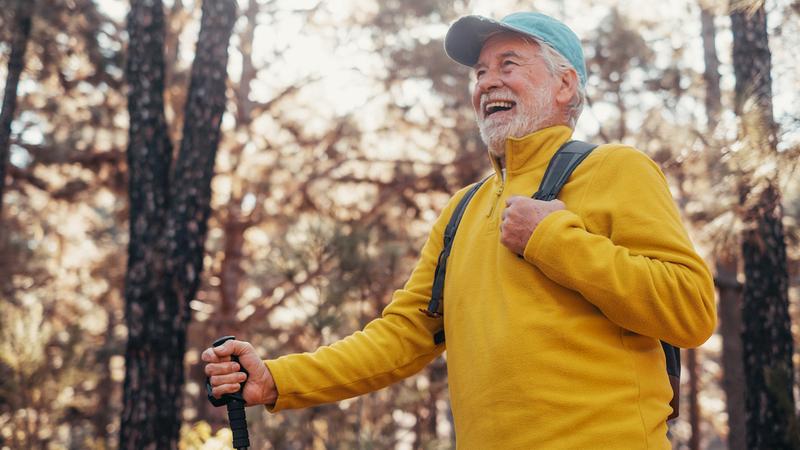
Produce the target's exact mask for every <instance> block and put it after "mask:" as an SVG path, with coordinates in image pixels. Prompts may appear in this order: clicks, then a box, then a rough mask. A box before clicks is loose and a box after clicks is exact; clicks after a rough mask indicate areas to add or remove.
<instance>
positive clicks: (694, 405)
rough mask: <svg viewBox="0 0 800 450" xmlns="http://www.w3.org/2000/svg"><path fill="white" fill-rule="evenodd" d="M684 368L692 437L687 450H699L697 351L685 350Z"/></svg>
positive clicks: (692, 349)
mask: <svg viewBox="0 0 800 450" xmlns="http://www.w3.org/2000/svg"><path fill="white" fill-rule="evenodd" d="M686 368H687V369H688V370H687V372H689V427H690V428H691V429H692V435H691V437H689V450H700V403H699V402H698V398H697V397H698V393H699V386H700V383H699V380H698V378H699V371H698V370H697V349H694V348H690V349H687V350H686Z"/></svg>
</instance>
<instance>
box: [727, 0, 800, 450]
mask: <svg viewBox="0 0 800 450" xmlns="http://www.w3.org/2000/svg"><path fill="white" fill-rule="evenodd" d="M731 29H732V31H733V67H734V73H735V75H736V113H737V115H738V116H739V118H740V124H741V129H740V141H742V142H743V143H744V144H745V145H747V148H748V152H749V156H750V157H752V158H753V159H754V160H755V161H757V164H758V163H760V162H763V161H769V160H773V161H774V158H776V156H777V151H776V144H777V133H776V130H777V126H776V124H775V122H774V119H773V115H772V86H771V76H770V71H771V55H770V51H769V44H768V37H767V16H766V11H765V9H764V4H763V2H762V1H759V2H752V1H748V2H744V1H734V2H733V3H732V12H731ZM745 173H746V175H747V176H746V178H745V179H744V181H743V182H742V183H741V185H740V189H739V196H740V202H741V205H742V211H743V215H742V221H743V225H744V231H743V235H742V257H743V260H744V271H745V284H744V292H743V310H742V318H743V322H744V330H743V333H742V341H743V345H744V372H745V380H746V383H747V388H746V390H745V404H746V421H747V447H748V448H759V449H760V448H769V449H775V450H777V449H789V448H799V447H800V437H798V429H797V420H796V417H795V403H794V393H793V384H794V367H793V364H792V353H793V342H792V334H791V330H790V327H791V323H790V318H789V311H788V309H789V298H788V272H787V262H786V242H785V240H784V231H783V223H782V218H783V211H782V208H781V194H780V188H779V186H778V180H777V175H776V174H771V175H762V174H760V173H759V172H757V171H756V170H754V169H753V168H750V167H745Z"/></svg>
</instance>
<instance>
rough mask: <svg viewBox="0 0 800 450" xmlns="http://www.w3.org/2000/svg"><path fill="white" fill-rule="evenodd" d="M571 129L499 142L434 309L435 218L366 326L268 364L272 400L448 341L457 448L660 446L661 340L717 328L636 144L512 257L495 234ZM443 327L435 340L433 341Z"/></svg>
mask: <svg viewBox="0 0 800 450" xmlns="http://www.w3.org/2000/svg"><path fill="white" fill-rule="evenodd" d="M570 136H571V130H570V129H569V128H567V127H563V126H557V127H551V128H547V129H544V130H540V131H538V132H535V133H533V134H531V135H528V136H526V137H524V138H520V139H510V140H509V141H508V142H507V144H506V145H507V146H506V155H507V156H506V173H505V174H503V173H502V172H501V171H500V167H499V166H498V165H497V163H496V162H495V171H496V174H495V176H494V177H493V178H492V179H490V180H488V181H487V182H486V183H484V185H483V186H482V187H481V188H480V190H479V191H478V192H477V193H476V194H475V197H474V198H473V199H472V201H471V202H470V204H469V207H468V208H467V210H466V212H465V215H464V218H463V219H462V222H461V224H460V226H459V229H458V233H457V234H456V238H455V242H454V245H453V249H452V253H451V255H450V259H449V261H448V266H447V279H446V283H445V290H444V310H445V314H444V319H432V318H429V317H427V316H426V315H425V314H423V313H422V312H420V311H419V310H420V308H423V309H424V308H425V307H426V306H427V303H428V300H429V297H430V293H431V286H432V282H433V275H434V269H435V267H436V260H437V257H438V256H439V252H440V251H441V249H442V245H443V244H442V235H443V231H444V228H445V226H446V225H447V221H448V219H449V218H450V215H451V213H452V211H453V209H454V208H455V205H456V204H457V203H458V200H459V199H460V198H461V197H462V196H463V195H464V193H465V192H466V188H465V189H463V190H461V191H460V192H458V193H457V194H456V195H455V196H454V197H453V199H452V200H451V201H450V203H449V204H448V206H447V207H446V208H445V210H444V211H443V213H442V215H441V216H440V217H439V219H438V220H437V221H436V223H435V224H434V226H433V230H432V231H431V234H430V236H429V238H428V240H427V242H426V243H425V246H424V247H423V249H422V254H421V256H420V259H419V262H418V263H417V266H416V267H415V269H414V271H413V273H412V274H411V277H410V279H409V280H408V282H407V283H406V285H405V287H404V288H403V289H401V290H398V291H396V292H395V293H394V296H393V298H392V301H391V303H390V304H389V305H388V306H387V307H386V309H385V310H384V311H383V314H382V317H380V318H378V319H376V320H374V321H373V322H371V323H369V324H368V325H367V326H366V327H365V328H364V330H363V331H359V332H356V333H355V334H353V335H351V336H349V337H347V338H345V339H343V340H341V341H339V342H336V343H334V344H332V345H330V346H327V347H322V348H320V349H318V350H317V351H315V352H314V353H305V354H296V355H288V356H283V357H281V358H278V359H276V360H269V361H266V362H265V363H266V365H267V367H268V368H269V370H270V371H271V373H272V375H273V376H274V378H275V382H276V385H277V388H278V400H277V403H276V405H275V406H274V408H273V411H278V410H282V409H286V408H301V407H306V406H310V405H315V404H319V403H324V402H332V401H337V400H341V399H344V398H348V397H352V396H356V395H359V394H364V393H366V392H370V391H374V390H377V389H380V388H382V387H385V386H387V385H389V384H391V383H393V382H395V381H398V380H400V379H402V378H404V377H407V376H409V375H411V374H414V373H415V372H417V371H419V370H420V369H421V368H422V367H424V366H425V365H426V364H427V363H428V362H430V361H431V360H432V359H434V358H435V357H436V356H438V355H439V354H441V353H442V352H443V351H444V350H445V345H446V347H447V368H448V379H449V386H450V399H451V406H452V411H453V416H454V419H455V432H456V443H457V446H458V448H459V449H463V450H473V449H590V448H591V449H621V450H623V449H624V450H631V449H668V448H669V442H668V440H667V437H666V432H667V426H666V418H667V416H668V415H669V414H670V407H669V400H670V398H671V390H670V385H669V381H668V378H667V373H666V368H665V360H664V353H663V351H662V349H661V345H660V343H659V340H664V341H666V342H669V343H671V344H674V345H677V346H680V347H694V346H698V345H700V344H702V343H703V342H704V341H705V340H706V339H707V338H708V337H709V336H710V334H711V332H712V330H713V329H714V326H715V320H716V319H715V318H716V312H715V306H714V289H713V282H712V278H711V276H710V274H709V271H708V269H707V267H706V265H705V264H704V263H703V261H702V259H701V258H700V257H699V256H698V255H697V254H696V253H695V251H694V249H693V247H692V244H691V243H690V241H689V238H688V236H687V234H686V232H685V230H684V228H683V226H682V224H681V221H680V217H679V214H678V211H677V209H676V207H675V204H674V202H673V200H672V197H671V195H670V192H669V189H668V187H667V183H666V180H665V178H664V176H663V174H662V173H661V171H660V170H659V169H658V167H657V166H656V165H655V164H654V163H653V162H652V161H651V160H650V159H649V158H647V157H646V156H645V155H644V154H643V153H641V152H639V151H637V150H635V149H633V148H630V147H626V146H623V145H603V146H600V147H598V148H597V149H595V150H594V152H593V153H592V154H591V155H589V157H588V158H587V159H586V160H585V161H584V162H583V163H582V164H581V165H580V166H579V167H578V168H577V169H576V171H575V172H574V173H573V175H572V177H571V178H570V182H569V183H568V184H567V185H566V186H565V187H564V188H563V190H562V191H561V194H560V195H559V198H560V199H561V200H562V201H563V202H564V203H565V205H566V210H563V211H558V212H555V213H553V214H551V215H549V216H547V217H546V218H545V219H544V220H543V221H542V222H541V223H540V224H539V225H538V226H537V228H536V230H535V231H534V233H533V235H532V236H531V238H530V241H529V242H528V244H527V246H526V248H525V254H524V259H523V258H520V257H518V256H517V255H515V254H513V253H512V252H511V251H510V250H508V249H507V248H506V247H504V246H503V245H502V244H501V243H500V221H501V213H502V210H503V209H504V207H505V200H506V199H507V198H508V197H509V196H512V195H526V196H530V195H531V194H532V193H533V192H534V191H536V189H537V187H538V185H539V182H540V180H541V178H542V175H543V174H544V171H545V168H546V167H547V163H548V161H549V160H550V157H551V156H552V155H553V154H554V153H555V151H556V150H557V149H558V148H559V147H560V146H561V144H563V143H564V142H566V141H567V140H568V139H569V138H570ZM442 326H444V329H445V332H446V336H447V341H446V343H445V344H441V345H438V346H436V345H434V343H433V339H432V336H433V334H434V333H435V332H437V331H438V330H440V329H441V328H442Z"/></svg>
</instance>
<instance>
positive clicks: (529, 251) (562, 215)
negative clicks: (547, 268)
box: [524, 209, 581, 264]
mask: <svg viewBox="0 0 800 450" xmlns="http://www.w3.org/2000/svg"><path fill="white" fill-rule="evenodd" d="M580 220H581V219H580V217H579V216H578V215H577V214H575V213H573V212H571V211H568V210H566V209H562V210H560V211H555V212H553V213H550V214H548V215H547V217H545V218H544V220H542V221H541V222H539V224H538V225H536V229H534V230H533V233H532V234H531V237H530V239H528V243H527V244H525V252H524V256H525V260H526V261H528V262H529V263H531V264H536V263H537V262H538V261H539V260H540V259H541V258H542V254H543V253H544V254H547V253H549V252H548V251H547V248H548V247H550V246H553V245H557V244H558V239H557V237H558V233H560V232H562V231H563V230H566V229H567V228H569V227H570V226H574V225H578V224H580ZM560 250H563V249H560ZM560 250H559V251H560Z"/></svg>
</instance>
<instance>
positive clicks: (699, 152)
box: [0, 0, 800, 449]
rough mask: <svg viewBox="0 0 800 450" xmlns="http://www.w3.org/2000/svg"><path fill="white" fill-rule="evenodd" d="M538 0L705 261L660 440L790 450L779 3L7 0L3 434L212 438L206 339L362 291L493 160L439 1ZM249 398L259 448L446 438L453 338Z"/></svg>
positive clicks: (323, 327) (53, 440) (191, 444)
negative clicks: (406, 359)
mask: <svg viewBox="0 0 800 450" xmlns="http://www.w3.org/2000/svg"><path fill="white" fill-rule="evenodd" d="M131 3H134V5H136V6H135V8H134V14H131V15H130V16H129V12H131ZM531 9H533V10H537V11H541V12H544V13H547V14H550V15H552V16H554V17H557V18H559V19H561V20H563V21H565V22H566V23H567V24H568V25H569V26H571V27H572V28H573V29H574V30H575V31H576V32H577V34H578V35H579V36H581V38H582V40H583V42H584V49H585V52H586V57H587V66H588V73H589V77H588V87H587V89H588V99H589V101H588V105H587V107H586V108H585V110H584V113H583V115H582V117H581V119H580V120H579V122H578V127H577V130H576V137H578V138H581V139H584V140H588V141H592V142H598V143H599V142H608V141H619V142H624V143H627V144H630V145H633V146H635V147H637V148H639V149H640V150H642V151H644V152H646V153H647V154H648V155H649V156H650V157H651V158H653V159H654V160H655V161H656V162H657V163H658V164H659V165H660V167H661V168H662V170H663V171H664V173H665V175H666V176H667V178H668V180H669V183H670V186H671V188H672V191H673V194H674V197H675V200H676V202H677V204H678V206H679V208H680V210H681V212H682V214H683V216H684V220H685V223H686V225H687V227H688V228H689V230H690V233H691V237H692V239H693V241H694V243H695V245H696V246H697V248H698V250H699V251H700V253H701V254H702V255H703V256H704V257H705V258H706V261H707V262H708V264H709V266H710V267H711V268H712V269H713V270H714V273H715V277H716V284H717V287H718V293H719V314H720V325H719V329H718V330H717V332H716V334H715V335H714V336H713V337H712V338H711V339H710V340H709V341H708V342H707V343H706V344H705V345H703V346H702V347H701V348H699V349H696V350H692V351H684V354H683V364H684V367H683V375H682V382H683V389H682V391H681V392H682V401H681V415H680V418H679V419H677V420H676V421H674V422H672V424H671V428H670V437H671V439H672V442H673V445H674V448H680V449H684V448H685V449H698V448H708V449H724V448H730V449H744V448H800V437H799V436H800V434H798V433H799V432H798V430H800V426H798V419H797V414H796V411H797V406H796V404H795V401H796V400H797V398H798V395H797V388H798V383H797V376H796V374H795V371H794V369H793V367H794V366H797V362H798V359H797V356H796V355H795V354H794V349H795V347H796V345H794V343H795V342H796V339H797V332H798V329H797V324H798V323H800V322H798V319H800V317H798V309H797V304H798V286H800V265H799V264H798V261H800V242H799V241H798V237H800V235H799V234H798V223H797V218H798V212H800V183H799V182H798V180H799V179H800V177H797V175H796V173H797V161H798V154H800V94H799V93H800V89H798V88H800V70H798V68H797V67H798V66H797V61H798V60H800V20H799V19H800V2H798V1H797V0H771V1H767V2H758V1H756V2H754V1H745V2H741V1H734V2H732V3H729V2H727V1H715V0H671V1H669V2H651V3H648V4H646V5H645V4H644V3H641V2H618V1H614V0H537V1H535V2H533V1H531V2H520V1H510V0H509V1H506V0H493V1H490V0H485V1H484V0H473V1H468V0H464V1H439V0H405V1H400V0H382V1H379V0H338V1H335V2H323V1H319V0H240V1H238V2H235V1H233V0H213V1H212V0H206V2H201V1H200V0H194V1H193V0H164V1H163V5H162V3H161V2H160V1H149V2H144V1H134V2H128V1H119V0H95V1H92V0H37V1H34V0H0V39H1V41H0V82H2V83H3V84H2V85H3V86H5V91H4V97H3V109H2V115H1V116H0V156H2V160H0V163H2V164H0V165H1V166H2V167H3V171H2V172H1V173H0V174H1V175H2V177H0V180H4V182H3V183H0V186H1V187H2V190H0V195H2V197H1V198H2V202H1V203H0V206H1V207H2V210H1V211H0V214H2V215H1V216H0V448H3V449H107V448H118V447H119V448H175V447H180V448H185V449H194V448H204V449H218V448H229V446H230V434H229V432H228V430H227V429H226V426H227V418H226V417H225V415H224V408H219V409H217V408H213V407H212V406H211V405H210V404H209V403H208V402H207V401H206V398H205V388H204V375H203V369H202V366H201V365H200V364H198V361H199V355H200V352H201V351H202V350H203V349H204V348H206V347H207V346H208V345H209V344H210V342H212V341H213V340H214V339H215V338H216V337H218V336H222V335H226V334H233V335H236V336H237V337H239V338H240V339H244V340H248V341H250V342H252V343H253V344H254V345H255V346H256V348H257V349H258V351H259V352H260V353H261V354H262V355H263V356H264V357H268V356H269V357H277V356H280V355H283V354H287V353H292V352H299V351H310V350H313V349H315V348H316V347H317V346H319V345H323V344H327V343H330V342H333V341H335V340H337V339H339V338H341V337H344V336H347V335H349V334H350V333H352V332H353V331H355V330H358V329H360V328H361V327H363V326H364V325H365V324H366V323H367V322H369V321H370V320H371V319H372V318H374V317H376V316H377V315H379V314H380V311H381V310H382V308H383V307H384V306H385V305H386V304H387V302H388V301H389V299H390V297H391V294H392V292H393V290H394V289H397V288H399V287H401V286H402V285H403V283H404V281H405V279H406V277H407V276H408V274H409V273H410V269H411V267H412V266H413V264H414V262H415V260H416V256H417V252H418V251H419V249H420V248H421V246H422V244H423V243H424V240H425V238H426V237H427V232H428V231H429V227H430V226H431V224H432V222H433V221H434V220H435V218H436V217H437V215H438V212H439V211H440V210H441V208H442V207H443V206H444V204H445V202H446V201H447V200H448V198H449V196H450V195H451V194H452V193H454V192H455V191H456V190H457V189H459V188H460V187H462V186H465V185H466V184H468V183H471V182H474V181H477V180H478V179H480V177H481V176H483V175H484V174H486V173H488V172H489V170H490V165H489V164H488V160H487V157H486V153H485V149H484V146H483V145H482V143H481V142H480V138H479V136H478V134H477V127H476V126H475V124H474V119H473V113H472V110H471V107H470V103H469V86H470V73H469V70H468V69H466V68H464V67H460V66H458V65H457V64H455V63H453V62H451V61H450V60H448V59H447V57H446V56H445V54H444V51H443V44H442V39H443V37H444V34H445V32H446V31H447V27H448V25H449V23H450V22H452V21H453V20H455V19H456V18H457V17H459V16H461V15H464V14H469V13H478V14H485V15H490V16H494V17H496V18H500V17H502V16H504V15H506V14H508V13H510V12H513V11H518V10H531ZM204 11H205V13H206V14H205V15H203V12H204ZM129 17H130V19H129ZM201 29H202V30H201ZM767 43H768V44H767ZM190 82H191V85H190ZM214 83H216V84H214ZM221 108H224V114H222V109H221ZM220 117H221V118H220ZM217 130H219V131H217ZM129 136H130V137H129ZM129 185H130V187H129ZM209 187H210V190H209V189H208V188H209ZM792 335H794V338H793V337H792ZM476 356H477V357H480V355H476ZM181 361H182V362H183V364H181ZM126 378H127V380H128V381H127V382H126ZM184 380H185V381H184ZM759 399H761V400H759ZM759 401H761V402H762V403H758V402H759ZM247 413H248V419H249V424H250V434H251V442H253V448H265V449H267V448H275V449H412V448H413V449H454V448H455V443H454V438H453V432H452V418H451V416H450V413H449V403H448V394H447V375H446V366H445V361H444V360H443V359H439V360H437V361H435V362H434V363H433V364H431V365H430V366H429V367H428V368H426V369H425V370H424V371H423V372H422V373H420V374H419V375H417V376H414V377H411V378H409V379H407V380H405V381H404V382H402V383H399V384H397V385H395V386H392V387H390V388H387V389H384V390H382V391H379V392H376V393H374V394H371V395H367V396H363V397H360V398H356V399H351V400H347V401H344V402H341V403H338V404H333V405H326V406H321V407H317V408H310V409H307V410H302V411H291V412H284V413H280V414H277V415H269V414H267V413H266V412H265V411H264V409H263V408H260V407H256V408H249V409H248V411H247ZM154 422H155V423H154ZM137 432H138V435H137ZM155 435H157V436H155ZM759 436H760V437H759ZM748 442H749V445H748ZM148 446H149V447H148Z"/></svg>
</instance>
